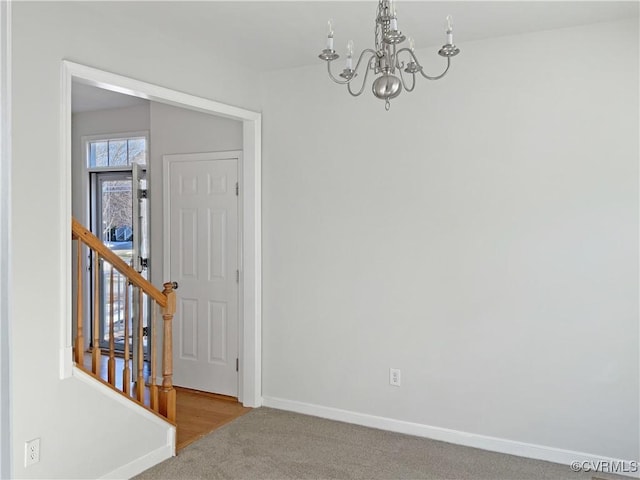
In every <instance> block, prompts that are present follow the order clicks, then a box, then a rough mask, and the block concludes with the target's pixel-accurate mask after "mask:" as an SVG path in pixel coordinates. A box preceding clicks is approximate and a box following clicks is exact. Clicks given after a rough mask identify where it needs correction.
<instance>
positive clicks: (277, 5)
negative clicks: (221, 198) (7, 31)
mask: <svg viewBox="0 0 640 480" xmlns="http://www.w3.org/2000/svg"><path fill="white" fill-rule="evenodd" d="M78 5H79V6H80V5H82V7H79V8H87V9H90V10H92V12H93V13H94V14H95V15H98V17H97V18H106V17H110V18H113V19H114V20H115V19H116V18H117V19H118V20H119V21H122V20H123V19H125V21H128V20H131V21H135V22H136V27H137V28H138V29H139V30H142V29H145V28H146V29H152V30H154V31H157V32H161V33H162V34H164V35H167V36H173V38H174V39H175V38H178V39H179V40H180V41H181V42H185V43H187V44H193V45H197V46H198V48H202V46H203V45H205V46H209V48H210V49H211V51H212V53H213V51H214V50H218V51H217V52H216V56H217V57H218V56H219V55H222V57H223V58H227V59H229V60H232V59H233V60H234V61H237V62H241V63H242V64H244V65H245V66H247V67H248V68H250V69H251V70H254V71H255V72H256V73H257V72H264V71H268V70H276V69H284V68H293V67H300V66H305V65H314V64H317V63H318V62H321V61H320V60H319V59H318V58H317V55H318V54H319V53H320V50H322V49H323V48H324V45H325V41H326V27H327V20H328V19H329V18H331V19H333V23H334V30H335V46H336V49H337V50H338V52H339V53H343V52H344V49H345V45H346V43H347V41H348V40H350V39H352V40H353V41H354V43H355V51H356V53H357V52H359V51H360V50H361V49H363V48H370V47H371V46H372V43H373V30H374V18H375V15H376V9H377V2H376V0H367V1H285V2H274V1H258V2H256V1H238V0H236V1H196V2H184V1H165V2H87V3H84V2H82V3H79V4H78ZM396 7H397V12H398V23H399V27H400V29H401V30H402V31H403V33H405V35H407V36H412V37H413V38H414V39H415V42H416V48H423V47H433V48H435V49H437V48H438V47H439V46H440V45H442V44H443V43H444V39H445V36H444V28H445V20H444V19H445V17H446V15H448V14H451V15H453V18H454V31H455V42H456V44H457V45H458V46H459V47H460V48H461V49H462V51H463V53H464V44H465V43H466V42H470V41H473V40H480V39H485V38H491V37H502V36H508V35H516V34H521V33H527V32H534V31H541V30H550V29H555V28H562V27H570V26H576V25H582V24H589V23H597V22H605V21H612V20H617V19H623V18H638V12H639V2H637V1H626V2H614V1H602V2H598V1H569V2H565V1H547V2H543V1H531V2H530V1H526V2H525V1H492V2H483V1H452V2H441V1H411V0H397V1H396ZM140 19H143V21H144V26H143V27H142V28H141V24H140ZM550 54H554V53H553V52H550ZM86 88H91V87H86ZM74 93H75V92H74ZM85 93H87V92H85ZM88 93H91V92H90V91H89V92H88ZM112 95H118V94H112ZM103 100H106V97H105V99H103ZM114 101H115V100H114ZM79 105H80V104H79ZM88 107H89V108H90V107H91V105H90V104H86V105H85V106H83V107H82V108H88ZM78 108H81V107H80V106H78ZM100 108H105V107H100ZM111 108H113V107H111Z"/></svg>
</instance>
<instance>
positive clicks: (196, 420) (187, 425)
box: [84, 353, 251, 451]
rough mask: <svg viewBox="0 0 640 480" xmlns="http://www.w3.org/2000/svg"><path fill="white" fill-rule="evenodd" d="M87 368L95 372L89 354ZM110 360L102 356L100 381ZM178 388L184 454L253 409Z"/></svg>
mask: <svg viewBox="0 0 640 480" xmlns="http://www.w3.org/2000/svg"><path fill="white" fill-rule="evenodd" d="M84 360H85V362H84V363H85V368H87V369H88V370H89V371H90V370H91V355H90V354H88V353H87V354H85V356H84ZM107 360H108V358H107V357H106V356H104V355H103V356H102V361H101V365H100V366H101V368H100V377H101V378H102V379H103V380H106V379H107ZM123 364H124V360H123V359H122V358H116V385H118V386H119V387H121V386H122V367H123ZM148 374H149V372H148V369H147V368H146V364H145V369H144V378H145V381H146V380H147V377H148ZM175 388H176V410H177V411H176V423H177V425H178V427H177V432H176V433H177V435H176V437H177V438H176V450H177V451H180V450H181V449H183V448H184V447H186V446H187V445H190V444H192V443H193V442H195V441H196V440H198V439H200V438H202V437H204V436H205V435H207V434H208V433H211V432H213V431H214V430H215V429H216V428H219V427H221V426H222V425H225V424H227V423H229V422H231V421H232V420H235V419H236V418H238V417H240V416H242V415H244V414H245V413H247V412H248V411H250V410H251V409H250V408H247V407H243V406H242V404H240V403H238V400H237V399H236V398H234V397H227V396H224V395H216V394H214V393H206V392H199V391H197V390H190V389H188V388H181V387H175ZM148 390H149V389H148V388H145V397H146V400H148V394H149V392H148Z"/></svg>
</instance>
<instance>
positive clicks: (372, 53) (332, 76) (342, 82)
mask: <svg viewBox="0 0 640 480" xmlns="http://www.w3.org/2000/svg"><path fill="white" fill-rule="evenodd" d="M367 52H368V53H371V55H372V57H370V58H369V60H367V72H368V70H369V62H370V61H371V58H373V56H375V55H376V52H375V51H374V50H371V49H370V48H367V49H365V50H363V51H362V53H361V54H360V58H358V62H357V63H356V67H355V68H354V69H353V72H354V73H355V72H357V71H358V68H359V67H360V63H361V62H362V59H363V58H364V55H365V53H367ZM327 72H329V77H330V78H331V80H333V81H334V82H336V83H337V84H339V85H348V84H349V83H350V82H351V80H353V79H354V78H355V77H356V76H355V75H354V76H353V77H351V78H350V79H348V80H338V79H337V78H336V77H335V76H334V75H333V73H331V60H328V61H327ZM365 77H366V74H365Z"/></svg>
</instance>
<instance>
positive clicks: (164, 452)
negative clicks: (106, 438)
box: [100, 444, 174, 479]
mask: <svg viewBox="0 0 640 480" xmlns="http://www.w3.org/2000/svg"><path fill="white" fill-rule="evenodd" d="M173 450H174V448H173V446H171V445H168V444H167V445H165V446H163V447H160V448H158V449H156V450H154V451H152V452H149V453H147V454H146V455H144V456H143V457H140V458H136V459H135V460H133V461H132V462H129V463H127V464H126V465H123V466H122V467H119V468H117V469H115V470H114V471H112V472H109V473H107V474H106V475H104V476H103V477H100V478H101V479H103V478H104V479H123V478H132V477H135V476H136V475H138V474H140V473H142V472H144V471H145V470H147V469H149V468H151V467H153V466H154V465H157V464H158V463H160V462H162V461H164V460H166V459H168V458H171V457H172V456H173Z"/></svg>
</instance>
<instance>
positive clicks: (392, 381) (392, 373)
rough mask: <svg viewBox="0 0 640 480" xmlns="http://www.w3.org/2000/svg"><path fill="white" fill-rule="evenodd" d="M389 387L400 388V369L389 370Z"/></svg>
mask: <svg viewBox="0 0 640 480" xmlns="http://www.w3.org/2000/svg"><path fill="white" fill-rule="evenodd" d="M389 385H393V386H394V387H399V386H400V369H399V368H390V369H389Z"/></svg>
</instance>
